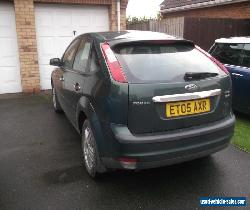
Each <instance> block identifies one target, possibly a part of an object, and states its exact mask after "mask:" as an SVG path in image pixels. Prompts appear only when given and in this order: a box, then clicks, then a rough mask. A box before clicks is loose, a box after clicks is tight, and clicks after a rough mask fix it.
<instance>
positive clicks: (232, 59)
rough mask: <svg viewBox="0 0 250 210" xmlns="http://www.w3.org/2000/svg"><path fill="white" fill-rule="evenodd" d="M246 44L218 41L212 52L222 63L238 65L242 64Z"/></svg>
mask: <svg viewBox="0 0 250 210" xmlns="http://www.w3.org/2000/svg"><path fill="white" fill-rule="evenodd" d="M243 47H244V44H227V43H216V44H215V45H214V47H213V48H212V49H211V51H210V53H211V55H212V56H214V57H215V58H216V59H218V60H219V61H220V62H221V63H224V64H230V65H235V66H238V65H240V64H241V59H242V50H243Z"/></svg>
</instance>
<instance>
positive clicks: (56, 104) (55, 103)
mask: <svg viewBox="0 0 250 210" xmlns="http://www.w3.org/2000/svg"><path fill="white" fill-rule="evenodd" d="M52 101H53V107H54V110H55V112H57V113H60V112H62V111H63V110H62V107H61V105H60V103H59V101H58V98H57V95H56V89H55V88H54V87H52Z"/></svg>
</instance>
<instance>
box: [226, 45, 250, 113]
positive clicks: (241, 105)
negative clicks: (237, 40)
mask: <svg viewBox="0 0 250 210" xmlns="http://www.w3.org/2000/svg"><path fill="white" fill-rule="evenodd" d="M238 46H240V47H241V48H242V51H241V55H240V62H239V64H238V65H226V67H227V68H228V70H229V72H230V74H231V78H232V83H233V106H234V108H236V109H240V110H241V109H248V106H249V104H250V99H249V97H250V74H249V73H250V72H249V67H250V66H249V63H250V62H249V56H250V53H249V50H250V47H249V44H245V45H244V44H238Z"/></svg>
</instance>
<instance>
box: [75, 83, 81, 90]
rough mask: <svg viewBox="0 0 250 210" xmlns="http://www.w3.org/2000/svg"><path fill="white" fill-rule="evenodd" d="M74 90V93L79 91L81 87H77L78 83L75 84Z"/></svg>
mask: <svg viewBox="0 0 250 210" xmlns="http://www.w3.org/2000/svg"><path fill="white" fill-rule="evenodd" d="M74 89H75V91H79V90H81V86H80V85H79V83H78V82H77V83H76V84H74Z"/></svg>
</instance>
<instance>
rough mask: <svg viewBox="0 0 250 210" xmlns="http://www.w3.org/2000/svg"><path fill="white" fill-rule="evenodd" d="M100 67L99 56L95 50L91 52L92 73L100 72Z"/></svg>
mask: <svg viewBox="0 0 250 210" xmlns="http://www.w3.org/2000/svg"><path fill="white" fill-rule="evenodd" d="M99 68H100V66H99V64H98V60H97V55H96V51H95V49H93V50H92V52H91V60H90V72H93V71H97V70H99Z"/></svg>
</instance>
